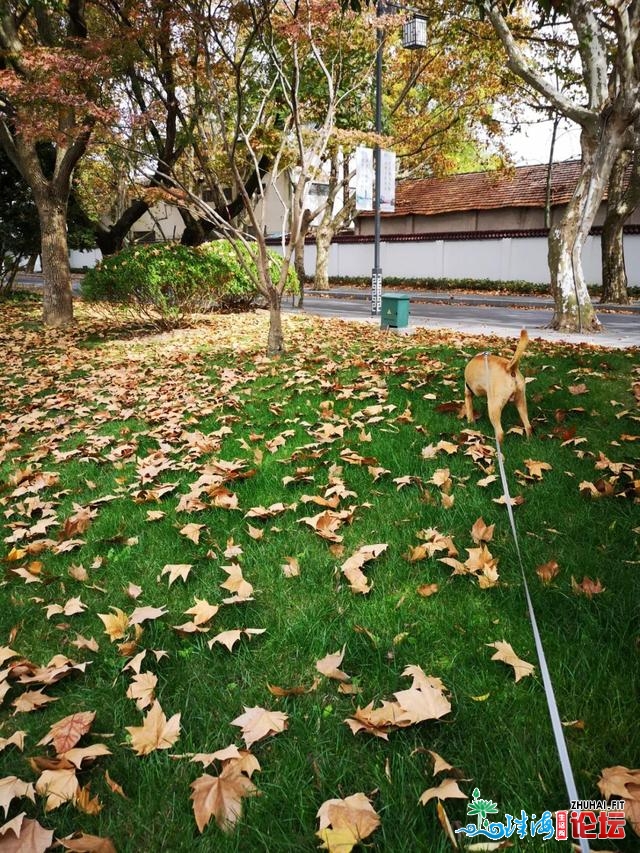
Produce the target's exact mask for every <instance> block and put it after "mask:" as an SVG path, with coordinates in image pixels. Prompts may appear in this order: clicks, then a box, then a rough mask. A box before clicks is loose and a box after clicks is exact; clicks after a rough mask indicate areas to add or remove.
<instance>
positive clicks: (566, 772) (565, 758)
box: [484, 353, 590, 853]
mask: <svg viewBox="0 0 640 853" xmlns="http://www.w3.org/2000/svg"><path fill="white" fill-rule="evenodd" d="M487 355H488V354H487V353H485V354H484V362H485V367H486V369H487V380H488V379H489V363H488V359H487ZM487 386H488V381H487ZM496 451H497V456H498V468H499V469H500V479H501V480H502V491H503V495H504V498H505V501H506V505H507V515H508V516H509V524H510V525H511V532H512V534H513V541H514V543H515V546H516V554H517V555H518V562H519V563H520V572H521V574H522V586H523V588H524V595H525V600H526V602H527V610H528V613H529V621H530V622H531V630H532V632H533V639H534V641H535V646H536V653H537V655H538V663H539V665H540V675H541V676H542V684H543V686H544V693H545V697H546V700H547V708H548V709H549V717H550V718H551V728H552V729H553V737H554V739H555V742H556V750H557V752H558V757H559V759H560V766H561V768H562V775H563V777H564V784H565V788H566V791H567V794H568V795H569V804H571V802H572V801H575V800H578V799H579V798H578V790H577V788H576V783H575V779H574V776H573V770H572V767H571V761H570V759H569V751H568V749H567V742H566V740H565V737H564V732H563V730H562V723H561V721H560V713H559V711H558V703H557V702H556V696H555V693H554V690H553V683H552V681H551V675H550V673H549V667H548V665H547V658H546V655H545V653H544V647H543V645H542V638H541V636H540V631H539V630H538V622H537V619H536V614H535V610H534V609H533V602H532V600H531V595H530V593H529V584H528V583H527V576H526V573H525V570H524V563H523V561H522V554H521V553H520V543H519V541H518V532H517V530H516V522H515V518H514V516H513V509H512V507H511V495H510V494H509V484H508V483H507V475H506V472H505V469H504V458H503V455H502V448H501V447H500V442H499V441H498V437H497V436H496ZM578 840H579V842H580V851H581V853H590V851H589V842H588V840H587V839H586V838H580V839H578Z"/></svg>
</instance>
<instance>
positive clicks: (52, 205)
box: [37, 197, 73, 328]
mask: <svg viewBox="0 0 640 853" xmlns="http://www.w3.org/2000/svg"><path fill="white" fill-rule="evenodd" d="M37 206H38V214H39V217H40V230H41V235H42V246H41V254H40V257H41V260H42V277H43V299H42V320H43V322H44V324H45V326H53V327H55V328H59V327H61V326H68V325H69V324H70V323H72V322H73V297H72V293H71V268H70V266H69V247H68V244H67V205H66V202H62V201H60V200H58V199H51V198H50V197H47V198H39V199H37Z"/></svg>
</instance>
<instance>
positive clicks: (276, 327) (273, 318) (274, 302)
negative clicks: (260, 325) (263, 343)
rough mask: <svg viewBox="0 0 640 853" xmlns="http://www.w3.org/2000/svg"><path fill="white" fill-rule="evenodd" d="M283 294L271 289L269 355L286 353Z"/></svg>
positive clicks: (273, 288)
mask: <svg viewBox="0 0 640 853" xmlns="http://www.w3.org/2000/svg"><path fill="white" fill-rule="evenodd" d="M281 303H282V294H280V293H278V291H277V290H276V288H275V287H270V288H269V336H268V338H267V355H280V353H283V352H284V334H283V332H282V311H281V309H280V306H281Z"/></svg>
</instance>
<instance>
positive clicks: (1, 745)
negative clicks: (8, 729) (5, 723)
mask: <svg viewBox="0 0 640 853" xmlns="http://www.w3.org/2000/svg"><path fill="white" fill-rule="evenodd" d="M26 736H27V733H26V732H23V731H17V732H14V733H13V734H12V735H11V736H10V737H0V752H2V750H3V749H6V748H7V747H8V746H15V747H16V748H17V749H19V750H20V752H22V751H23V750H24V739H25V737H26Z"/></svg>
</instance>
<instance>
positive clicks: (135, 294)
mask: <svg viewBox="0 0 640 853" xmlns="http://www.w3.org/2000/svg"><path fill="white" fill-rule="evenodd" d="M239 253H240V254H239ZM269 260H270V273H271V279H272V281H273V282H274V284H276V283H277V282H278V279H279V276H280V269H281V263H282V259H281V258H280V256H279V255H278V254H277V253H276V252H273V251H269ZM247 267H248V268H249V269H247ZM249 270H253V271H254V272H255V270H256V267H255V261H254V260H253V258H252V257H251V255H250V250H249V249H247V247H246V246H244V244H241V243H236V244H235V245H234V244H232V243H231V242H230V241H229V240H215V241H213V242H211V243H204V244H203V245H202V246H181V245H180V244H178V243H151V244H145V245H138V246H132V247H130V248H128V249H124V250H123V251H122V252H119V253H118V254H117V255H113V256H110V257H108V258H104V259H103V260H102V261H101V262H100V263H99V264H98V266H96V267H95V268H94V269H92V270H89V271H88V272H87V273H86V275H85V276H84V279H83V281H82V296H83V298H84V299H86V300H87V301H90V302H96V301H100V302H103V303H109V304H112V305H113V304H116V305H124V306H127V307H128V308H130V309H137V311H138V313H140V314H141V315H145V316H146V315H150V314H152V313H155V314H157V315H158V316H159V318H160V319H161V320H162V321H164V323H165V324H171V323H173V322H175V321H179V320H180V318H181V317H183V316H184V315H186V314H191V313H195V312H202V311H212V310H220V309H222V310H230V309H236V310H237V309H246V308H249V307H251V306H253V305H254V304H256V303H257V302H259V301H260V299H261V294H260V293H259V291H258V289H257V287H256V284H255V279H254V278H253V277H252V275H251V274H250V272H249ZM286 289H287V290H288V291H291V292H297V291H298V279H297V276H296V274H295V270H294V269H293V267H291V268H290V269H289V272H288V276H287V287H286Z"/></svg>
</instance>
